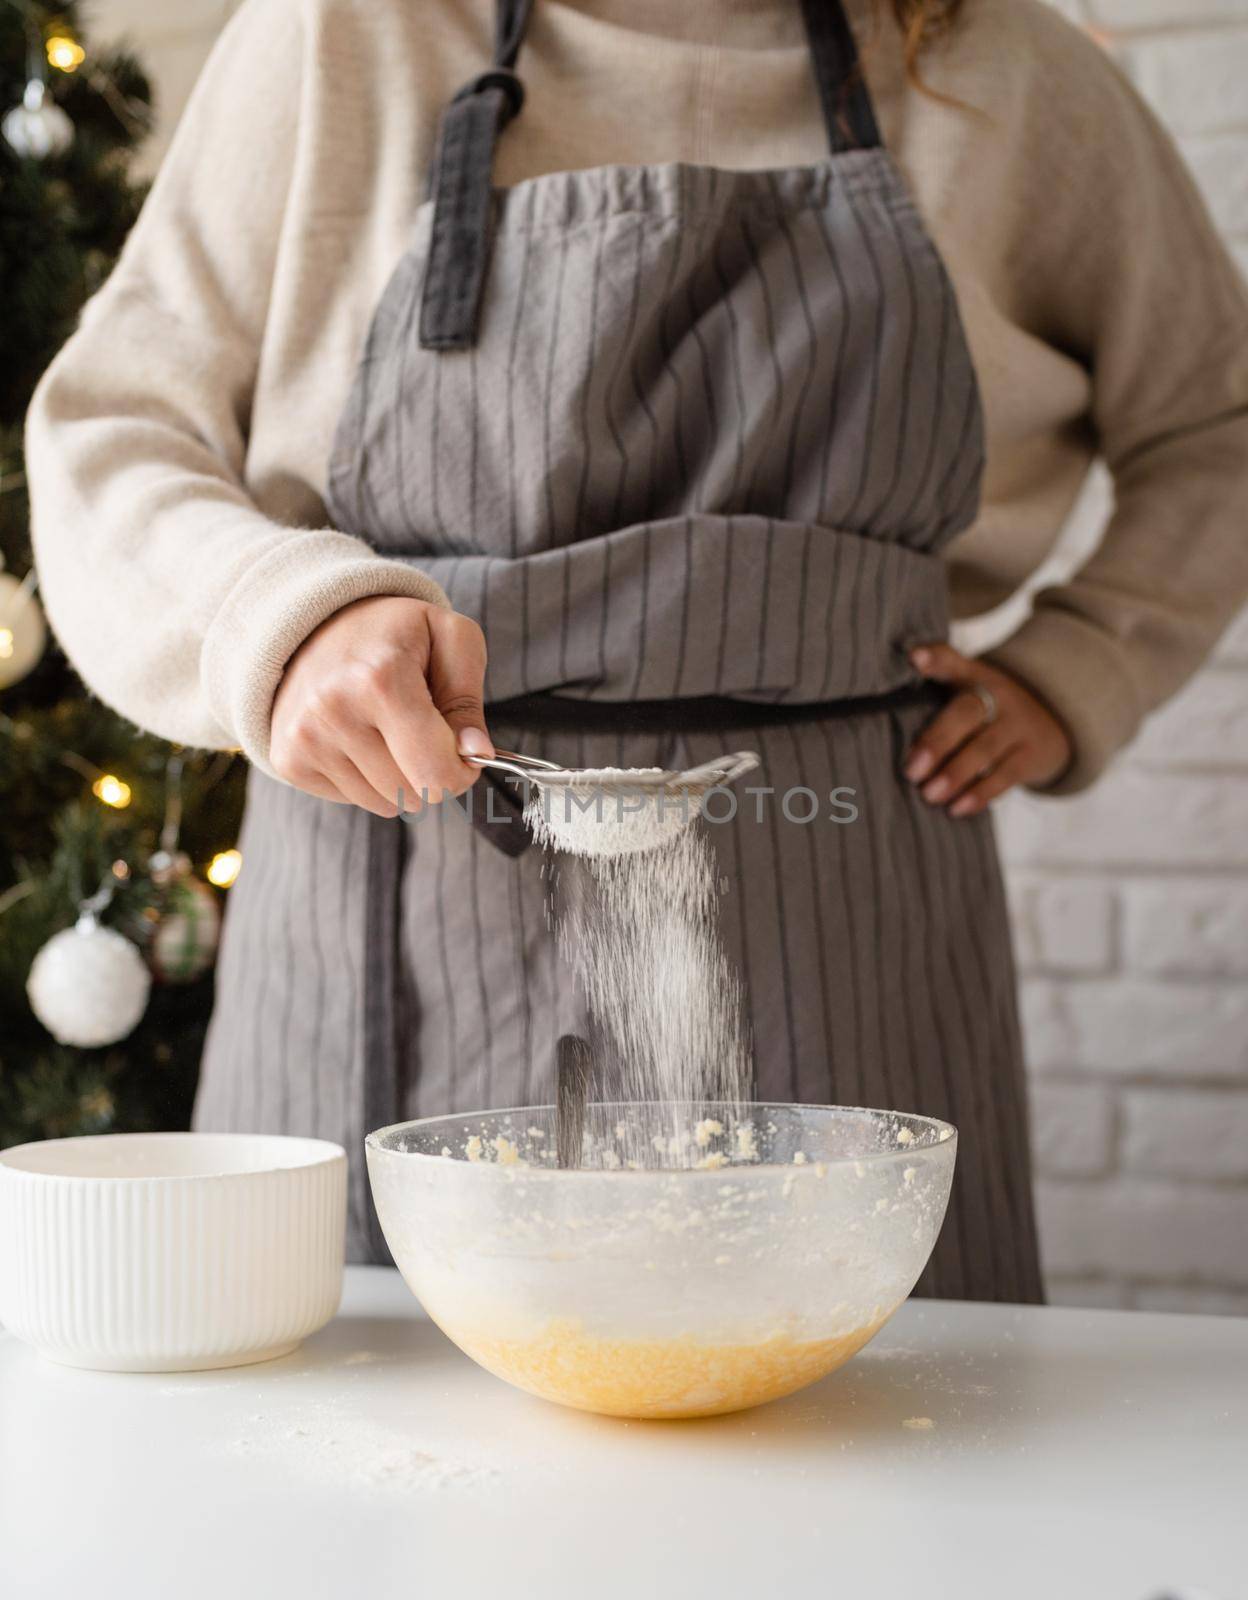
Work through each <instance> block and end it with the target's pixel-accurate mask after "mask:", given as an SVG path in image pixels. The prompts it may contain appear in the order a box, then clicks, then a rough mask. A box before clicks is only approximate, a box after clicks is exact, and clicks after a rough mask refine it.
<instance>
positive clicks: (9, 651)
mask: <svg viewBox="0 0 1248 1600" xmlns="http://www.w3.org/2000/svg"><path fill="white" fill-rule="evenodd" d="M12 659H13V630H12V628H0V661H12Z"/></svg>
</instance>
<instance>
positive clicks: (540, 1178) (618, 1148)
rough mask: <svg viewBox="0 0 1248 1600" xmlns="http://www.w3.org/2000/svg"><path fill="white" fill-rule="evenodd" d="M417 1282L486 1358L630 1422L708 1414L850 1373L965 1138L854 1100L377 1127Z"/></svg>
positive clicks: (461, 1118)
mask: <svg viewBox="0 0 1248 1600" xmlns="http://www.w3.org/2000/svg"><path fill="white" fill-rule="evenodd" d="M366 1143H367V1155H368V1170H369V1178H370V1181H371V1183H372V1189H373V1196H374V1199H375V1200H376V1203H377V1212H378V1215H379V1216H380V1218H381V1225H382V1227H383V1229H384V1230H385V1235H386V1240H387V1243H388V1244H389V1246H390V1249H391V1251H392V1252H393V1254H394V1259H395V1261H396V1262H397V1263H398V1266H399V1270H400V1271H401V1272H402V1274H403V1277H404V1278H405V1280H406V1281H407V1284H408V1287H409V1288H410V1289H411V1290H412V1292H413V1293H414V1294H415V1295H416V1296H417V1298H418V1299H419V1300H420V1302H421V1304H422V1305H423V1306H424V1308H425V1310H426V1311H427V1312H428V1313H429V1315H430V1316H431V1317H432V1318H433V1320H434V1321H435V1322H436V1323H437V1324H438V1326H439V1327H440V1328H441V1329H442V1330H443V1332H444V1333H446V1334H447V1335H448V1337H449V1338H451V1339H453V1340H454V1342H455V1343H456V1344H457V1345H458V1346H459V1347H460V1349H461V1350H463V1351H465V1352H466V1353H467V1354H468V1355H470V1356H471V1357H472V1358H473V1360H474V1361H477V1362H479V1363H480V1365H481V1366H483V1367H485V1368H486V1370H487V1371H489V1372H492V1373H495V1374H496V1375H497V1376H498V1377H500V1378H504V1379H506V1380H507V1381H508V1382H509V1383H512V1384H515V1385H516V1386H517V1387H518V1388H521V1389H526V1390H528V1391H529V1392H530V1393H531V1394H536V1395H541V1396H542V1397H543V1398H544V1399H547V1400H554V1401H558V1402H560V1403H561V1404H563V1405H568V1406H575V1407H578V1408H579V1409H581V1410H584V1411H596V1412H602V1413H606V1414H609V1415H614V1416H622V1417H695V1416H710V1415H713V1414H715V1413H717V1412H723V1411H737V1410H741V1409H742V1408H744V1407H746V1406H752V1405H758V1404H760V1403H761V1402H763V1401H765V1400H774V1399H776V1398H778V1397H779V1396H780V1395H785V1394H791V1393H792V1392H793V1391H794V1390H796V1389H800V1388H803V1387H804V1386H805V1385H806V1384H808V1383H813V1382H814V1381H815V1380H816V1379H818V1378H822V1377H823V1376H824V1375H825V1374H827V1373H829V1372H832V1371H834V1370H835V1369H836V1368H837V1367H839V1366H841V1365H842V1364H843V1363H844V1362H846V1361H848V1360H849V1358H850V1357H851V1356H852V1355H854V1354H855V1352H856V1351H858V1350H860V1349H861V1348H862V1346H863V1345H865V1344H866V1343H867V1341H868V1340H869V1339H870V1338H871V1337H872V1336H873V1335H874V1334H875V1333H876V1332H877V1331H878V1330H879V1329H880V1327H882V1325H883V1324H884V1323H885V1322H886V1321H887V1320H888V1318H889V1317H890V1316H891V1315H892V1313H893V1312H894V1311H895V1310H896V1309H897V1307H898V1306H899V1305H900V1304H901V1302H902V1301H903V1300H904V1299H905V1298H906V1296H907V1295H908V1294H909V1292H910V1290H911V1289H912V1288H913V1287H914V1283H915V1280H916V1279H917V1278H918V1276H919V1273H920V1272H921V1271H922V1270H923V1267H924V1264H925V1263H926V1261H927V1258H928V1256H929V1255H930V1254H931V1251H932V1246H933V1245H934V1244H935V1242H936V1236H937V1234H938V1232H939V1231H940V1225H941V1221H942V1219H943V1217H944V1214H945V1206H946V1204H947V1202H948V1198H949V1187H950V1183H951V1181H952V1178H953V1165H954V1157H955V1151H956V1147H957V1135H956V1131H955V1130H954V1129H953V1128H952V1127H950V1126H949V1124H948V1123H945V1122H937V1121H935V1120H933V1119H932V1118H929V1117H918V1116H909V1115H905V1114H902V1113H898V1112H893V1111H869V1110H862V1109H855V1108H849V1107H844V1106H794V1105H769V1104H757V1105H749V1106H735V1105H717V1104H703V1105H678V1106H673V1105H670V1104H645V1103H642V1104H637V1103H629V1104H619V1105H601V1104H599V1105H591V1106H589V1107H587V1108H586V1129H585V1142H584V1154H583V1158H582V1159H583V1165H582V1166H580V1167H579V1168H576V1169H572V1170H561V1169H560V1168H559V1167H558V1166H557V1165H556V1164H555V1112H554V1108H553V1107H552V1106H538V1107H533V1108H530V1109H523V1110H513V1111H496V1112H488V1113H470V1114H460V1115H454V1116H446V1117H432V1118H428V1119H425V1120H423V1121H420V1122H405V1123H399V1124H396V1125H395V1126H393V1127H390V1128H382V1129H380V1130H378V1131H377V1132H376V1133H372V1134H370V1135H369V1136H368V1139H367V1141H366Z"/></svg>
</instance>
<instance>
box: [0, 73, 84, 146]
mask: <svg viewBox="0 0 1248 1600" xmlns="http://www.w3.org/2000/svg"><path fill="white" fill-rule="evenodd" d="M0 132H2V133H3V134H4V137H5V138H6V139H7V140H8V142H9V144H10V145H12V147H13V149H14V150H16V151H17V153H18V155H19V156H24V157H28V158H29V159H30V160H32V161H46V160H47V158H48V157H49V156H59V155H64V153H65V151H66V150H68V149H69V147H70V145H71V144H73V142H74V125H73V123H72V122H71V121H70V120H69V118H68V117H67V116H66V115H65V113H64V112H63V111H62V110H61V108H60V106H58V105H57V104H56V102H55V101H54V100H53V98H52V96H51V95H50V94H49V93H48V86H47V84H46V83H44V82H43V80H42V79H41V78H32V79H31V80H30V82H29V83H28V84H27V85H26V92H25V93H24V94H23V95H22V103H21V105H20V106H14V107H13V109H12V111H10V112H9V113H8V115H7V116H6V117H5V119H4V121H3V122H0Z"/></svg>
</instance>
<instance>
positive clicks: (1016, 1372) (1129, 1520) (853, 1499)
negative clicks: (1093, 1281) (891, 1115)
mask: <svg viewBox="0 0 1248 1600" xmlns="http://www.w3.org/2000/svg"><path fill="white" fill-rule="evenodd" d="M916 1417H928V1418H930V1419H931V1421H932V1424H933V1426H932V1427H931V1428H930V1429H916V1428H913V1427H906V1426H905V1421H906V1419H907V1418H916ZM1246 1511H1248V1321H1245V1320H1238V1319H1234V1320H1232V1319H1222V1318H1213V1317H1178V1316H1156V1315H1148V1314H1144V1313H1121V1312H1106V1311H1075V1310H1034V1309H1021V1308H1013V1307H991V1306H976V1305H963V1304H954V1303H950V1302H945V1303H941V1302H928V1303H922V1302H914V1301H912V1302H911V1303H910V1304H908V1305H906V1306H904V1307H903V1308H902V1310H901V1311H900V1312H899V1313H898V1314H897V1316H896V1317H895V1318H894V1319H893V1321H892V1322H891V1323H890V1324H889V1326H888V1327H887V1328H886V1329H885V1330H884V1331H883V1333H882V1334H881V1335H880V1336H879V1337H878V1338H877V1339H876V1340H875V1342H874V1343H873V1344H872V1345H871V1346H870V1347H869V1348H868V1349H867V1350H866V1351H864V1352H863V1353H862V1354H861V1355H860V1356H858V1357H857V1358H856V1359H855V1360H854V1361H853V1362H852V1363H851V1364H850V1365H849V1366H848V1367H846V1368H845V1369H844V1370H843V1371H842V1372H840V1373H838V1374H835V1375H834V1376H833V1377H831V1378H828V1379H825V1380H824V1381H823V1382H822V1383H820V1384H818V1385H816V1386H815V1387H813V1388H811V1389H808V1390H806V1391H805V1392H804V1393H802V1394H798V1395H794V1396H792V1397H790V1398H789V1399H787V1400H782V1401H778V1402H776V1403H775V1404H772V1405H770V1406H766V1407H762V1408H760V1409H758V1410H756V1411H749V1412H742V1413H739V1414H738V1415H736V1416H731V1417H721V1418H712V1419H708V1420H705V1421H700V1422H684V1423H662V1422H655V1423H638V1422H633V1423H624V1422H619V1421H612V1420H610V1419H607V1418H600V1417H592V1416H584V1415H581V1414H580V1413H578V1412H574V1411H567V1410H564V1409H562V1408H560V1407H557V1406H551V1405H547V1404H545V1403H543V1402H542V1401H539V1400H534V1399H531V1398H529V1397H528V1396H526V1395H523V1394H520V1393H518V1392H516V1391H515V1390H512V1389H510V1388H508V1387H507V1386H506V1385H505V1384H502V1383H500V1382H499V1381H498V1380H497V1379H494V1378H492V1377H490V1376H489V1375H488V1374H486V1373H484V1372H482V1371H480V1370H479V1369H478V1368H477V1367H476V1366H474V1365H473V1364H472V1362H470V1361H469V1360H468V1359H467V1358H466V1357H464V1356H462V1355H461V1354H460V1353H459V1352H458V1351H457V1350H456V1349H455V1348H454V1347H453V1346H452V1345H451V1344H450V1343H449V1342H448V1341H447V1340H446V1339H445V1338H443V1336H442V1335H441V1334H440V1333H439V1332H438V1330H437V1329H436V1328H434V1327H433V1326H432V1324H431V1323H429V1322H428V1321H427V1320H426V1319H425V1318H424V1317H423V1315H422V1314H421V1313H420V1310H419V1308H418V1307H417V1305H416V1303H415V1301H414V1300H413V1299H412V1298H411V1296H410V1295H409V1294H408V1292H407V1290H406V1288H405V1287H404V1285H403V1283H402V1281H401V1280H400V1278H399V1276H398V1274H397V1273H395V1272H392V1271H389V1270H386V1269H381V1268H351V1269H349V1270H348V1273H347V1281H346V1289H345V1294H344V1298H343V1304H342V1311H341V1314H340V1315H339V1316H338V1318H337V1319H336V1320H335V1321H334V1322H332V1323H331V1324H330V1326H329V1327H328V1328H326V1329H324V1330H323V1331H322V1332H321V1333H320V1334H318V1335H316V1336H315V1337H314V1338H312V1339H310V1340H308V1341H307V1343H306V1344H305V1345H304V1346H303V1348H302V1349H301V1350H300V1351H298V1352H296V1353H295V1354H294V1355H291V1356H287V1357H286V1358H284V1359H283V1360H280V1361H273V1362H268V1363H266V1364H263V1365H260V1366H253V1367H238V1368H234V1369H233V1370H229V1371H223V1372H209V1373H196V1374H176V1375H175V1374H169V1375H159V1374H156V1375H137V1374H136V1375H130V1374H113V1373H93V1372H82V1371H76V1370H73V1369H71V1368H67V1367H57V1366H54V1365H52V1364H51V1363H48V1362H45V1361H43V1360H42V1359H41V1358H40V1357H38V1356H37V1355H35V1353H34V1352H33V1351H31V1350H30V1349H28V1348H27V1347H26V1346H24V1345H22V1344H20V1343H19V1342H18V1341H17V1340H16V1339H14V1338H12V1337H9V1336H0V1594H3V1595H5V1596H6V1597H7V1596H11V1597H13V1600H18V1597H19V1596H20V1597H21V1600H44V1597H49V1600H50V1597H55V1600H80V1597H81V1600H122V1597H123V1596H124V1597H125V1600H148V1597H153V1600H154V1597H157V1596H159V1597H160V1600H199V1597H201V1596H203V1597H207V1596H212V1597H213V1600H251V1597H252V1596H257V1597H258V1596H265V1597H269V1596H273V1597H275V1600H288V1597H289V1600H296V1597H299V1596H304V1595H316V1596H321V1595H324V1596H335V1597H337V1596H342V1597H347V1596H360V1597H361V1600H374V1597H376V1596H387V1597H388V1596H391V1595H395V1596H403V1597H404V1600H421V1597H424V1596H426V1595H428V1596H430V1597H434V1596H436V1597H439V1600H440V1597H442V1596H447V1597H453V1596H463V1595H467V1596H477V1595H481V1596H486V1595H488V1596H491V1597H497V1596H502V1595H507V1596H512V1595H515V1596H523V1597H526V1600H527V1597H529V1596H533V1597H535V1600H536V1597H538V1596H541V1597H543V1600H564V1597H568V1600H571V1597H572V1596H576V1597H577V1600H614V1597H616V1596H620V1597H623V1596H628V1597H629V1600H651V1597H658V1600H665V1597H666V1596H669V1595H670V1596H678V1595H679V1596H682V1597H687V1596H694V1597H698V1596H703V1595H705V1596H707V1597H710V1596H712V1595H714V1596H717V1597H725V1596H730V1597H736V1596H758V1597H768V1600H770V1597H771V1596H774V1595H777V1594H789V1593H791V1594H793V1595H799V1594H800V1595H806V1594H812V1595H818V1596H825V1595H826V1596H829V1597H831V1596H836V1597H838V1600H839V1597H842V1596H844V1597H846V1600H859V1597H866V1596H869V1597H872V1600H891V1597H893V1596H898V1597H900V1596H905V1597H906V1600H913V1597H916V1596H920V1597H924V1596H932V1595H935V1596H949V1597H951V1600H952V1597H954V1596H956V1597H958V1600H979V1597H981V1596H982V1597H984V1600H987V1597H989V1596H991V1597H992V1600H1031V1597H1032V1596H1034V1597H1036V1600H1041V1597H1043V1600H1152V1597H1154V1596H1158V1595H1161V1594H1163V1593H1173V1594H1179V1593H1184V1594H1186V1593H1197V1592H1199V1593H1201V1594H1202V1596H1203V1595H1205V1594H1207V1595H1209V1596H1212V1597H1215V1600H1244V1597H1248V1520H1246V1517H1245V1513H1246Z"/></svg>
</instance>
